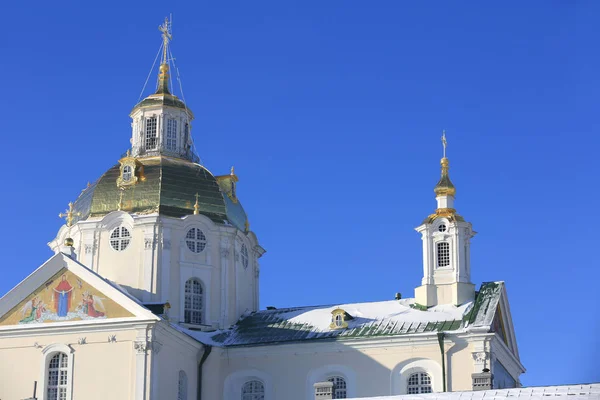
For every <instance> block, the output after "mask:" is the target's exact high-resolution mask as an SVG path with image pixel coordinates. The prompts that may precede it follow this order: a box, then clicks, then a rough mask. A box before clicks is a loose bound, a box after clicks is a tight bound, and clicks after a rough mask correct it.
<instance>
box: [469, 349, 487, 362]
mask: <svg viewBox="0 0 600 400" xmlns="http://www.w3.org/2000/svg"><path fill="white" fill-rule="evenodd" d="M472 356H473V361H475V362H476V363H485V362H486V361H487V360H488V359H489V357H490V354H489V353H488V352H487V351H476V352H474V353H472Z"/></svg>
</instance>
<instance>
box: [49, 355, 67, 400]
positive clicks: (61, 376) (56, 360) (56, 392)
mask: <svg viewBox="0 0 600 400" xmlns="http://www.w3.org/2000/svg"><path fill="white" fill-rule="evenodd" d="M68 366H69V357H68V356H67V355H66V354H65V353H56V354H55V355H54V356H52V358H51V359H50V362H49V363H48V385H47V386H46V395H47V396H46V398H47V399H48V400H64V399H66V398H67V392H68V382H69V370H68Z"/></svg>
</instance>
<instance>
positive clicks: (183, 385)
mask: <svg viewBox="0 0 600 400" xmlns="http://www.w3.org/2000/svg"><path fill="white" fill-rule="evenodd" d="M177 400H187V375H186V374H185V371H179V382H178V384H177Z"/></svg>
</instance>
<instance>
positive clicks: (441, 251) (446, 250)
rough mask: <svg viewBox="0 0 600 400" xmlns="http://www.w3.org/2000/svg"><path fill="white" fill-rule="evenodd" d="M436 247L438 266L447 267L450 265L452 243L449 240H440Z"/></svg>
mask: <svg viewBox="0 0 600 400" xmlns="http://www.w3.org/2000/svg"><path fill="white" fill-rule="evenodd" d="M436 247H437V266H438V268H439V267H447V266H448V265H450V244H449V243H448V242H439V243H438V244H437V245H436Z"/></svg>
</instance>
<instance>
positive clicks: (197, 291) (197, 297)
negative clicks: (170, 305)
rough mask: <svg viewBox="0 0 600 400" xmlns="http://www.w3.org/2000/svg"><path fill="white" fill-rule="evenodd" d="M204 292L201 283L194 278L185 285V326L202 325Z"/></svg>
mask: <svg viewBox="0 0 600 400" xmlns="http://www.w3.org/2000/svg"><path fill="white" fill-rule="evenodd" d="M203 295H204V292H203V290H202V283H200V281H199V280H198V279H196V278H192V279H188V281H187V282H186V283H185V301H184V303H185V304H184V322H185V323H187V324H201V323H202V303H203Z"/></svg>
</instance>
